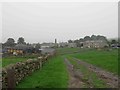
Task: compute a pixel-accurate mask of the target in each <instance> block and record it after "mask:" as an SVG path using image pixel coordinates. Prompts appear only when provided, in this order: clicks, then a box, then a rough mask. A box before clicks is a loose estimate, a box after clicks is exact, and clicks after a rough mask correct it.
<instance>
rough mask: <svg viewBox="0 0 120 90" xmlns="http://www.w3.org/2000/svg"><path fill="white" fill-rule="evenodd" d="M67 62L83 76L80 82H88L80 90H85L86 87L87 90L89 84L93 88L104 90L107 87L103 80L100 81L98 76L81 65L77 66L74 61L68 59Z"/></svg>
mask: <svg viewBox="0 0 120 90" xmlns="http://www.w3.org/2000/svg"><path fill="white" fill-rule="evenodd" d="M68 60H69V61H70V62H71V63H72V64H73V65H74V67H75V68H76V69H79V70H80V72H82V74H83V78H82V80H83V81H84V82H88V81H89V84H85V85H83V87H82V88H86V87H87V88H89V87H90V84H91V86H93V87H94V88H106V87H108V86H107V85H106V84H105V82H104V81H103V80H101V79H100V78H98V76H97V74H96V73H94V72H92V71H90V70H88V68H86V67H85V66H83V65H79V64H78V63H77V62H76V61H74V60H73V59H71V58H69V59H68Z"/></svg>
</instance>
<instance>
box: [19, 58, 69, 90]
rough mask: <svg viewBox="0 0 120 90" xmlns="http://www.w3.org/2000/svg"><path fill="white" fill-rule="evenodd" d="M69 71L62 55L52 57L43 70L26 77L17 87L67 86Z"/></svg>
mask: <svg viewBox="0 0 120 90" xmlns="http://www.w3.org/2000/svg"><path fill="white" fill-rule="evenodd" d="M67 86H68V73H67V70H66V66H65V64H64V62H63V60H62V58H61V57H60V56H56V57H54V58H51V59H50V60H49V61H48V62H47V63H46V64H45V65H44V66H43V68H42V69H41V70H38V71H36V72H35V73H32V74H31V75H30V76H28V77H26V78H25V79H24V80H23V81H22V82H21V83H19V85H18V86H17V88H21V87H22V88H66V87H67Z"/></svg>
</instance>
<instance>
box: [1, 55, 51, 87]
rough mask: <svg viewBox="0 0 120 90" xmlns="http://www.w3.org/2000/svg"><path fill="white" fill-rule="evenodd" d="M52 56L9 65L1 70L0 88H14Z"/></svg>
mask: <svg viewBox="0 0 120 90" xmlns="http://www.w3.org/2000/svg"><path fill="white" fill-rule="evenodd" d="M52 56H53V55H50V54H47V55H45V56H43V57H38V58H37V59H29V60H26V61H24V62H18V63H16V64H11V65H9V66H7V67H5V68H3V69H2V88H15V86H16V85H18V83H19V82H20V81H21V80H23V79H24V77H26V76H28V75H30V74H31V73H33V72H34V71H36V70H38V69H40V68H42V65H44V63H45V62H46V61H47V60H48V58H50V57H52Z"/></svg>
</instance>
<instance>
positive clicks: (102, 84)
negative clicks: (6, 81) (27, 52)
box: [2, 48, 118, 88]
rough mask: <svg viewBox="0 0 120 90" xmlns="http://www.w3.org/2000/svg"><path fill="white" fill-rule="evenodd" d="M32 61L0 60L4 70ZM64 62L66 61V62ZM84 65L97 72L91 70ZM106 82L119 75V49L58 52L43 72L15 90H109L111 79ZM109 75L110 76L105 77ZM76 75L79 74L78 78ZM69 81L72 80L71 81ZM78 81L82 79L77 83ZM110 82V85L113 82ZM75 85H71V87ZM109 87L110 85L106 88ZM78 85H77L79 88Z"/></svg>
mask: <svg viewBox="0 0 120 90" xmlns="http://www.w3.org/2000/svg"><path fill="white" fill-rule="evenodd" d="M28 58H35V57H29V56H28V57H8V58H3V60H2V62H3V67H5V66H7V65H9V64H12V63H16V62H19V61H24V60H26V59H28ZM65 59H66V61H65ZM86 63H87V64H91V65H93V66H94V67H95V68H97V67H98V68H100V70H98V71H96V70H95V69H94V68H92V70H90V68H89V67H88V66H89V65H88V66H86ZM101 71H102V72H104V73H103V74H105V75H106V76H104V77H105V78H109V77H111V76H112V77H114V75H115V76H116V75H118V49H111V50H109V51H108V50H96V49H80V48H58V49H57V56H55V57H53V58H51V59H49V60H48V62H47V63H46V64H45V65H44V66H43V68H42V69H40V70H37V71H36V72H34V73H32V74H31V75H30V76H28V77H26V78H25V79H24V80H22V81H21V82H20V83H19V84H18V86H17V87H16V88H21V87H22V88H45V87H47V88H66V87H70V88H76V87H79V88H106V87H108V88H110V87H116V82H115V84H112V83H113V81H115V80H113V78H112V79H110V80H108V81H107V80H105V78H103V77H101V76H102V73H100V72H101ZM106 72H109V73H110V74H109V75H108V73H106ZM78 73H79V74H78ZM71 78H74V80H72V79H71ZM80 78H81V79H80ZM78 80H79V81H78ZM112 80H113V81H112ZM73 82H74V84H76V85H74V84H73ZM107 83H109V84H107ZM78 84H79V85H78Z"/></svg>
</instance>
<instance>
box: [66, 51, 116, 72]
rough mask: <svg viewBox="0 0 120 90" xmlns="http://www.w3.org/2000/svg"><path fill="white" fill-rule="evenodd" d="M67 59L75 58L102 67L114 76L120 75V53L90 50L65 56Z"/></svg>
mask: <svg viewBox="0 0 120 90" xmlns="http://www.w3.org/2000/svg"><path fill="white" fill-rule="evenodd" d="M64 56H65V57H74V58H78V59H80V60H83V61H86V62H88V63H91V64H93V65H95V66H98V67H101V68H103V69H105V70H108V71H110V72H112V73H114V74H118V51H117V50H112V51H104V50H100V51H98V50H89V51H85V52H80V53H75V54H71V55H64Z"/></svg>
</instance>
